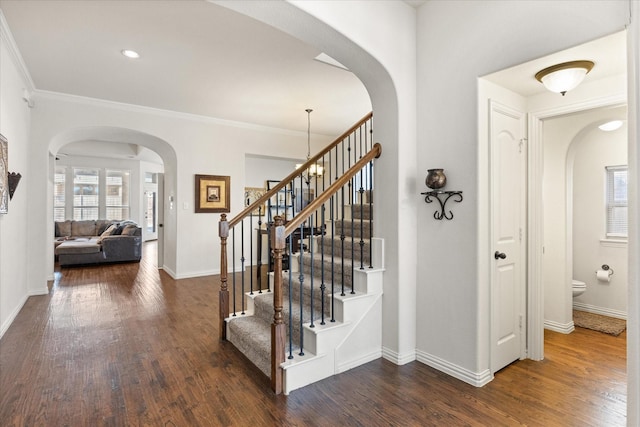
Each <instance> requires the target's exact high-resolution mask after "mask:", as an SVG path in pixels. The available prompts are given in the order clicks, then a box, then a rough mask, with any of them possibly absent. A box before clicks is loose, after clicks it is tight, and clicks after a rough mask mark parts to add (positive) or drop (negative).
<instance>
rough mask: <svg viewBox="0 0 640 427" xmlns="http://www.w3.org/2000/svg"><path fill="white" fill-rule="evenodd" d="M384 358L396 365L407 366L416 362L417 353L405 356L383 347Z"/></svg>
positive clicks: (413, 352)
mask: <svg viewBox="0 0 640 427" xmlns="http://www.w3.org/2000/svg"><path fill="white" fill-rule="evenodd" d="M382 357H383V358H385V359H386V360H388V361H389V362H391V363H395V364H396V365H406V364H407V363H410V362H413V361H414V360H416V353H415V351H410V352H407V353H405V354H400V353H398V352H396V351H394V350H391V349H390V348H387V347H382Z"/></svg>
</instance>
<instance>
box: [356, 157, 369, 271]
mask: <svg viewBox="0 0 640 427" xmlns="http://www.w3.org/2000/svg"><path fill="white" fill-rule="evenodd" d="M359 173H360V190H359V191H360V270H364V187H363V184H362V181H363V180H362V176H363V175H362V174H363V171H362V170H361V171H360V172H359ZM369 238H371V236H369ZM369 244H371V243H369Z"/></svg>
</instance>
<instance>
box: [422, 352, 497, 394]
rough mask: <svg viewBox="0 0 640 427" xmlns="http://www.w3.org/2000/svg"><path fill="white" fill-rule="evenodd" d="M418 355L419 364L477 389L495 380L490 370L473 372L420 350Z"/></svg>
mask: <svg viewBox="0 0 640 427" xmlns="http://www.w3.org/2000/svg"><path fill="white" fill-rule="evenodd" d="M416 355H417V358H418V362H421V363H424V364H425V365H428V366H431V367H432V368H434V369H437V370H438V371H441V372H444V373H445V374H448V375H451V376H452V377H454V378H457V379H459V380H460V381H463V382H465V383H467V384H471V385H472V386H475V387H482V386H484V385H486V384H488V383H489V382H490V381H491V380H493V375H491V371H490V370H489V369H485V370H484V371H482V372H473V371H470V370H468V369H466V368H463V367H461V366H458V365H455V364H453V363H450V362H447V361H446V360H444V359H441V358H439V357H436V356H433V355H431V354H429V353H425V352H423V351H420V350H418V351H416Z"/></svg>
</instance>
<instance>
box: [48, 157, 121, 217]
mask: <svg viewBox="0 0 640 427" xmlns="http://www.w3.org/2000/svg"><path fill="white" fill-rule="evenodd" d="M130 191H131V173H130V171H128V170H116V169H102V168H90V167H69V166H57V167H56V168H55V172H54V186H53V197H54V200H53V219H54V221H64V220H65V219H69V217H71V219H74V220H86V219H89V220H91V219H100V218H102V219H112V220H124V219H129V218H130V213H131V208H130V204H129V203H130Z"/></svg>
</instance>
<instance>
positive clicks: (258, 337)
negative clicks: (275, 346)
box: [227, 316, 271, 377]
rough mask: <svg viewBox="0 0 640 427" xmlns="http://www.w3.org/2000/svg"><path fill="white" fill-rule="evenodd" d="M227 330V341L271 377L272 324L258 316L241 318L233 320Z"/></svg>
mask: <svg viewBox="0 0 640 427" xmlns="http://www.w3.org/2000/svg"><path fill="white" fill-rule="evenodd" d="M227 330H228V333H227V340H228V341H229V342H231V343H232V344H233V345H234V346H236V348H237V349H238V350H240V351H241V352H242V353H243V354H244V355H245V356H246V357H247V358H248V359H249V360H250V361H251V362H252V363H253V364H254V365H256V366H257V367H258V369H260V370H261V371H262V372H264V374H265V375H267V376H268V377H270V376H271V322H267V321H265V320H264V319H263V318H261V317H258V316H239V317H235V318H231V320H230V321H229V322H228V329H227Z"/></svg>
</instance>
